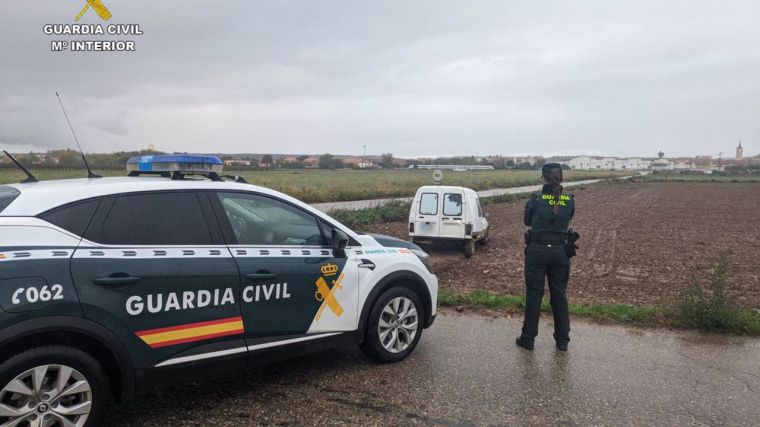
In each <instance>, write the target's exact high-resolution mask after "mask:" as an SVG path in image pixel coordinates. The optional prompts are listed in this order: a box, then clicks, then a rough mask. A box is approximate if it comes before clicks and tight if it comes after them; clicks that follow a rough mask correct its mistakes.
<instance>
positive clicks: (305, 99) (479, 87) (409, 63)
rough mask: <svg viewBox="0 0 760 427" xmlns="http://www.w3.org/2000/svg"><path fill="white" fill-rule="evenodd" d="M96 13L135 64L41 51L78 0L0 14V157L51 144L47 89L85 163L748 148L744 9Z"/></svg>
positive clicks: (368, 7)
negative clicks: (114, 155)
mask: <svg viewBox="0 0 760 427" xmlns="http://www.w3.org/2000/svg"><path fill="white" fill-rule="evenodd" d="M107 4H108V6H109V7H110V8H111V9H112V13H113V15H114V17H113V18H112V22H114V23H139V24H140V25H141V27H142V28H143V31H144V32H145V35H143V36H140V37H135V40H136V42H137V52H134V53H130V54H120V53H100V54H98V53H85V54H73V53H69V52H67V53H52V52H50V51H49V42H50V39H51V37H49V36H45V35H43V34H42V26H43V25H44V24H45V23H71V22H73V15H74V14H76V12H77V11H78V8H80V7H81V5H83V2H81V1H73V0H72V1H55V2H52V1H40V2H26V3H24V2H4V3H3V6H2V9H3V10H2V12H3V16H7V17H9V18H8V19H7V20H6V22H7V24H6V25H4V26H3V27H2V28H0V49H2V51H3V52H4V55H3V56H2V57H0V81H2V82H3V84H2V85H0V117H2V119H0V145H8V144H13V145H14V146H15V147H25V146H34V147H43V148H58V147H67V146H70V145H71V141H70V135H69V134H68V129H67V128H66V124H65V121H64V120H63V117H62V116H61V114H60V111H58V106H57V104H56V101H55V97H54V92H55V91H56V90H60V91H61V92H62V94H64V99H65V101H66V102H67V104H68V108H69V113H70V114H71V116H72V122H73V123H74V125H75V127H76V129H77V131H78V132H79V133H80V139H81V140H82V142H83V144H84V145H85V146H86V149H87V150H90V151H108V150H114V149H133V148H140V147H145V146H146V145H148V144H151V143H152V144H155V145H156V146H157V147H159V148H162V149H166V150H185V151H198V152H203V151H219V150H222V151H229V152H241V151H246V152H250V151H253V152H262V151H272V147H277V151H281V152H325V151H330V152H340V153H357V152H359V151H360V147H361V145H362V144H367V145H368V146H369V149H370V151H371V152H377V153H379V152H381V151H391V152H393V153H395V154H397V155H409V156H412V155H443V154H475V153H476V152H477V153H479V154H492V153H493V154H495V153H503V154H507V153H544V154H550V153H566V152H589V153H603V154H612V155H615V154H617V155H654V153H656V152H657V150H659V149H664V150H665V151H666V152H667V153H668V154H670V155H678V154H690V155H694V154H713V155H714V154H716V153H717V152H719V151H724V152H726V151H729V150H730V149H731V148H732V147H733V146H734V145H735V143H736V140H737V139H739V138H741V139H743V140H744V145H745V146H746V147H747V151H748V152H749V153H752V152H758V151H760V148H758V147H760V128H759V126H760V124H758V123H760V121H759V120H758V119H759V118H760V117H759V116H760V77H758V76H760V26H758V25H757V22H758V21H759V20H760V5H758V4H757V3H756V2H753V1H750V0H745V1H737V2H731V3H725V2H724V3H718V2H685V1H679V2H658V1H647V2H635V3H627V4H626V3H621V2H605V3H596V4H592V3H582V2H581V3H579V2H569V1H565V2H554V3H552V4H545V3H541V4H539V3H526V2H511V1H509V2H506V1H501V0H493V1H480V0H479V1H473V2H461V1H451V0H444V1H433V0H428V1H416V2H409V1H383V2H355V1H348V0H345V1H328V0H320V1H287V0H286V1H266V2H263V1H232V0H230V1H227V2H222V3H220V2H210V1H198V0H193V1H182V2H180V1H163V2H148V1H146V0H139V1H129V2H127V1H119V2H117V1H115V0H112V1H111V2H108V3H107ZM84 20H85V21H87V22H89V23H95V22H97V21H96V17H95V16H94V15H92V16H88V15H86V16H85V18H84ZM98 38H99V39H100V38H103V37H98ZM753 146H754V147H755V148H754V149H753V148H752V147H753Z"/></svg>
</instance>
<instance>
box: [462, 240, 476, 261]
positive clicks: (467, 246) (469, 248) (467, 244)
mask: <svg viewBox="0 0 760 427" xmlns="http://www.w3.org/2000/svg"><path fill="white" fill-rule="evenodd" d="M474 253H475V240H473V239H469V240H465V241H464V256H465V258H469V257H471V256H472V255H473V254H474Z"/></svg>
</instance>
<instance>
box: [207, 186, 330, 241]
mask: <svg viewBox="0 0 760 427" xmlns="http://www.w3.org/2000/svg"><path fill="white" fill-rule="evenodd" d="M218 194H219V201H220V202H221V204H222V208H223V209H224V213H225V214H226V215H227V219H229V221H230V225H231V226H232V231H233V232H234V233H235V238H236V240H237V243H238V244H240V245H296V246H301V245H319V246H321V245H324V244H326V240H325V238H324V236H323V235H322V230H321V229H320V227H319V225H318V223H317V218H316V217H315V216H314V215H311V214H310V213H308V212H305V211H302V210H301V209H299V208H297V207H295V206H292V205H290V204H288V203H285V202H283V201H280V200H277V199H275V198H272V197H267V196H262V195H257V194H248V193H218Z"/></svg>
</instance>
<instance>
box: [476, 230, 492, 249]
mask: <svg viewBox="0 0 760 427" xmlns="http://www.w3.org/2000/svg"><path fill="white" fill-rule="evenodd" d="M490 229H491V228H490V227H489V228H486V229H485V230H483V237H481V238H480V240H479V241H478V242H479V243H481V244H483V245H485V244H487V243H488V231H489V230H490Z"/></svg>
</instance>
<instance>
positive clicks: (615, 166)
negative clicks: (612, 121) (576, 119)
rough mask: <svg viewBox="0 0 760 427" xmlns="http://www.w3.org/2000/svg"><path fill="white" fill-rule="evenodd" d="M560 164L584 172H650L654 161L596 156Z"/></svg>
mask: <svg viewBox="0 0 760 427" xmlns="http://www.w3.org/2000/svg"><path fill="white" fill-rule="evenodd" d="M558 163H560V164H563V165H567V166H569V167H570V169H573V170H583V171H594V170H596V171H611V170H621V171H624V170H650V169H652V161H651V160H646V159H640V158H623V159H620V158H615V157H596V156H578V157H573V158H571V159H570V160H564V161H559V162H558Z"/></svg>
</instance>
